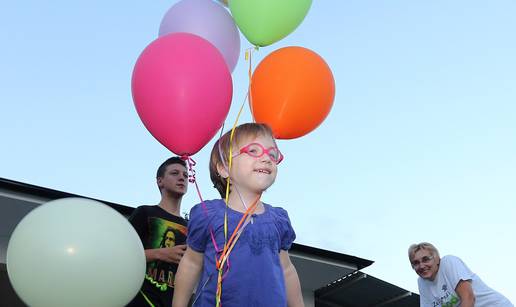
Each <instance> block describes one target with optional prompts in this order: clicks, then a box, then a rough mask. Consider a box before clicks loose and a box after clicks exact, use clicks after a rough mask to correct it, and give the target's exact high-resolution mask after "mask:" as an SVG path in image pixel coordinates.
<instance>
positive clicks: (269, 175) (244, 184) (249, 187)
mask: <svg viewBox="0 0 516 307" xmlns="http://www.w3.org/2000/svg"><path fill="white" fill-rule="evenodd" d="M250 143H258V144H261V145H262V146H263V147H264V148H271V147H275V146H276V144H275V143H274V140H273V139H272V137H270V136H263V135H257V136H256V137H247V138H242V140H240V142H238V144H237V145H238V147H237V148H233V156H234V157H233V162H232V166H231V170H230V176H231V185H232V186H233V187H236V188H237V189H238V190H239V191H240V192H241V193H253V194H258V193H261V192H263V191H265V190H266V189H267V188H269V187H270V186H271V185H272V184H273V183H274V180H275V179H276V174H277V171H278V167H277V165H276V163H275V162H274V161H272V160H271V158H270V156H269V155H268V154H266V153H264V154H263V155H262V156H261V157H253V156H251V155H249V154H247V153H241V154H238V153H239V152H240V149H241V148H243V147H245V146H246V145H248V144H250ZM237 154H238V155H237Z"/></svg>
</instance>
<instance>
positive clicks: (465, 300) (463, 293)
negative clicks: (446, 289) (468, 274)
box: [455, 280, 475, 307]
mask: <svg viewBox="0 0 516 307" xmlns="http://www.w3.org/2000/svg"><path fill="white" fill-rule="evenodd" d="M455 292H457V295H459V297H460V306H461V307H473V306H475V294H474V293H473V288H471V280H461V281H459V283H458V284H457V287H455Z"/></svg>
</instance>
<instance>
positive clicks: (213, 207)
mask: <svg viewBox="0 0 516 307" xmlns="http://www.w3.org/2000/svg"><path fill="white" fill-rule="evenodd" d="M224 206H225V203H224V200H222V199H212V200H205V201H203V202H201V203H198V204H197V205H195V206H193V207H192V209H191V210H190V219H192V218H195V217H206V216H213V215H214V214H216V213H217V212H218V211H221V210H223V209H224Z"/></svg>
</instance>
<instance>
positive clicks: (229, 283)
mask: <svg viewBox="0 0 516 307" xmlns="http://www.w3.org/2000/svg"><path fill="white" fill-rule="evenodd" d="M263 205H264V207H265V211H264V212H263V213H261V214H258V215H256V214H255V215H253V221H252V223H249V224H248V225H247V226H246V227H245V229H244V231H243V232H242V234H241V235H240V238H239V239H238V241H237V243H236V244H235V247H234V248H233V250H232V251H231V254H230V256H229V270H228V271H227V273H226V275H225V277H224V279H223V281H222V299H221V302H222V307H241V306H249V307H257V306H278V307H281V306H287V299H286V290H285V279H284V276H283V269H282V267H281V263H280V257H279V253H280V251H281V250H289V249H290V246H291V245H292V242H293V241H294V239H295V238H296V234H295V233H294V230H293V229H292V226H291V224H290V220H289V218H288V214H287V211H285V210H284V209H282V208H277V207H272V206H270V205H267V204H263ZM225 210H226V204H225V203H224V201H223V200H221V199H216V200H211V201H205V202H204V204H198V205H196V206H195V207H193V208H192V210H191V211H190V221H189V222H188V238H187V243H188V246H189V247H190V248H192V249H193V250H195V251H197V252H200V253H204V264H203V271H202V274H201V278H200V280H199V284H198V286H197V292H196V294H195V304H194V305H193V306H195V307H201V306H202V307H205V306H215V292H216V289H217V277H218V272H217V269H216V265H215V258H216V257H218V256H220V253H217V252H216V250H215V246H214V244H213V242H212V238H211V234H210V232H212V233H213V237H214V239H215V241H216V244H217V246H218V248H219V249H223V248H224V212H225ZM227 212H228V240H229V238H230V237H231V234H232V233H233V231H234V229H235V227H236V226H237V224H238V222H239V221H240V219H241V218H242V216H243V213H241V212H238V211H234V210H232V209H230V208H228V209H227Z"/></svg>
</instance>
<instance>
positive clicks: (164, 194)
mask: <svg viewBox="0 0 516 307" xmlns="http://www.w3.org/2000/svg"><path fill="white" fill-rule="evenodd" d="M156 182H157V184H158V188H159V190H160V192H161V201H160V202H159V204H158V205H155V206H140V207H138V208H136V209H135V210H134V212H133V214H132V215H131V216H130V217H129V222H130V223H131V224H132V225H133V227H134V229H136V232H137V233H138V235H139V236H140V239H141V240H142V243H143V247H144V249H145V258H146V260H147V272H146V275H145V280H144V282H143V285H142V288H141V289H140V292H139V293H138V294H137V295H136V297H135V298H134V299H133V300H132V301H131V302H130V303H129V304H128V305H127V306H128V307H144V306H153V307H158V306H159V307H161V306H166V307H170V306H171V305H172V298H173V295H174V277H175V274H176V272H177V265H178V263H179V261H180V260H181V258H182V257H183V254H184V252H185V250H186V245H185V243H186V226H187V221H186V220H185V219H184V218H182V217H181V216H180V210H181V200H182V198H183V195H185V193H186V191H187V188H188V171H187V169H186V162H185V161H183V160H182V159H181V158H179V157H172V158H169V159H168V160H166V161H165V162H163V163H162V164H161V166H160V167H159V168H158V171H157V174H156Z"/></svg>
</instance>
